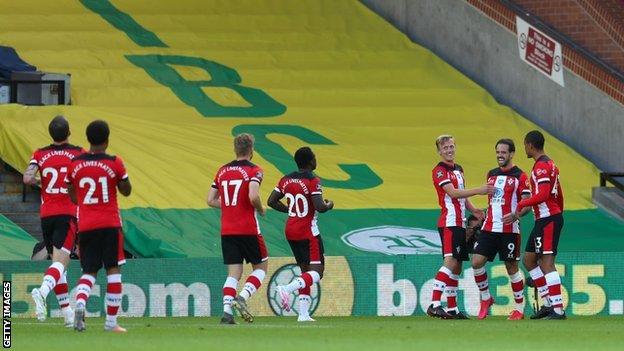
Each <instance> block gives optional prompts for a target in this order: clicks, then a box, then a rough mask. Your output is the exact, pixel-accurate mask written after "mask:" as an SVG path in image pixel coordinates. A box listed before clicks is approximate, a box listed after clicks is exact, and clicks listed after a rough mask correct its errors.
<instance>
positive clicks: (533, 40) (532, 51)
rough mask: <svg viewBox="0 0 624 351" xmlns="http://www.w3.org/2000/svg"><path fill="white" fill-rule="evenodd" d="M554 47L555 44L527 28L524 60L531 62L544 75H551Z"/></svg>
mask: <svg viewBox="0 0 624 351" xmlns="http://www.w3.org/2000/svg"><path fill="white" fill-rule="evenodd" d="M555 46H556V43H555V42H554V41H553V40H551V39H550V38H548V37H546V36H545V35H543V34H541V33H540V32H538V31H536V30H535V29H533V28H532V27H529V33H528V36H527V43H526V56H525V60H527V61H529V62H531V63H532V64H533V65H535V66H536V67H537V68H539V69H540V70H542V71H543V72H544V73H546V74H548V75H551V74H552V69H553V61H554V58H555Z"/></svg>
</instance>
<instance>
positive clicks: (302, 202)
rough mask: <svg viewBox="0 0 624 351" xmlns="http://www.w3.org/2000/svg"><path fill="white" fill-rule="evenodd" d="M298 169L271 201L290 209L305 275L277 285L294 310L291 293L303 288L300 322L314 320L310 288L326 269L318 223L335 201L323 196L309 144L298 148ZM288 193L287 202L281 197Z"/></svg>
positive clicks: (293, 243) (289, 227) (293, 242)
mask: <svg viewBox="0 0 624 351" xmlns="http://www.w3.org/2000/svg"><path fill="white" fill-rule="evenodd" d="M295 162H296V163H297V167H298V168H299V170H298V171H296V172H293V173H290V174H288V175H287V176H284V177H283V178H282V179H281V180H280V181H279V183H278V184H277V187H275V189H274V190H273V192H272V193H271V196H269V200H268V205H269V206H271V207H272V208H273V209H275V210H277V211H280V212H284V213H288V219H287V220H286V228H285V230H284V231H285V234H286V239H287V240H288V243H289V244H290V248H291V249H292V252H293V254H294V255H295V260H296V261H297V265H299V267H300V268H301V272H302V274H301V276H299V277H297V278H295V279H293V281H292V282H290V284H288V285H285V286H278V287H277V294H278V295H279V296H278V297H279V298H280V300H281V302H282V307H283V308H285V309H286V310H287V311H288V310H290V294H291V293H293V292H294V291H295V290H298V291H299V317H298V318H297V321H299V322H314V319H312V317H310V305H311V302H312V300H311V299H310V288H311V287H312V285H314V284H316V283H318V282H320V280H321V278H323V272H324V270H325V256H324V249H323V240H322V239H321V233H320V231H319V228H318V226H317V215H318V212H321V213H323V212H327V211H329V210H331V209H332V208H334V203H333V202H332V201H330V200H324V199H323V189H322V187H321V180H320V179H319V178H318V177H317V176H316V175H315V174H314V173H313V171H314V170H315V169H316V156H315V155H314V153H313V152H312V150H311V149H310V148H309V147H302V148H300V149H299V150H297V151H296V152H295ZM284 197H286V201H287V205H285V204H284V203H283V202H282V201H281V199H282V198H284Z"/></svg>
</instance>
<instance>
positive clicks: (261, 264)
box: [238, 236, 269, 301]
mask: <svg viewBox="0 0 624 351" xmlns="http://www.w3.org/2000/svg"><path fill="white" fill-rule="evenodd" d="M243 256H244V257H245V260H246V261H247V262H249V263H251V267H252V272H251V274H249V276H248V277H247V279H246V280H245V285H244V286H243V289H242V290H241V292H240V293H239V294H238V296H239V297H241V298H242V299H243V300H245V301H248V300H249V299H250V298H251V297H252V296H253V295H254V294H255V293H256V292H257V291H258V289H260V287H261V286H262V282H263V281H264V278H265V277H266V272H267V270H268V269H269V254H268V252H267V249H266V245H265V243H264V239H263V238H262V237H261V236H252V237H249V238H248V240H247V244H246V248H245V251H244V255H243Z"/></svg>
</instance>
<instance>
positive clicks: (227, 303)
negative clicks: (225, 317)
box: [223, 277, 238, 314]
mask: <svg viewBox="0 0 624 351" xmlns="http://www.w3.org/2000/svg"><path fill="white" fill-rule="evenodd" d="M237 286H238V280H236V278H233V277H227V279H225V284H223V291H224V294H223V312H224V313H227V314H234V312H232V300H234V296H236V287H237ZM230 289H233V291H232V292H230V294H229V295H226V294H225V291H226V290H230Z"/></svg>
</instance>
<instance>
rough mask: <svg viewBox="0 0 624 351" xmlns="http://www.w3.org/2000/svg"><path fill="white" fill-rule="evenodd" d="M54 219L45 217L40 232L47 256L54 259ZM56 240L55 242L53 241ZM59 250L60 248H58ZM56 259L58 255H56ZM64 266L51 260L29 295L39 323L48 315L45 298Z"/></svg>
mask: <svg viewBox="0 0 624 351" xmlns="http://www.w3.org/2000/svg"><path fill="white" fill-rule="evenodd" d="M55 224H56V217H46V218H42V219H41V230H42V232H43V241H44V243H45V245H46V249H47V250H48V255H51V256H52V257H53V258H54V251H53V250H54V248H55V246H56V245H55V244H57V242H58V236H57V237H56V238H55V231H56V230H55V229H56V228H55ZM55 239H56V240H55ZM59 248H60V246H59ZM57 258H58V255H57ZM64 271H65V265H64V264H63V263H62V262H59V261H57V260H54V259H53V262H52V264H51V265H50V266H49V267H48V269H47V270H46V271H45V273H44V275H43V280H42V282H41V286H40V287H39V288H35V289H33V290H32V291H31V292H30V294H31V296H32V299H33V301H34V302H35V315H36V316H37V319H38V320H39V321H44V320H45V319H46V317H47V315H48V309H47V304H46V298H47V297H48V294H49V293H50V291H52V290H53V289H54V287H55V286H56V284H57V283H58V281H59V280H60V279H61V277H62V276H63V272H64Z"/></svg>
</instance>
